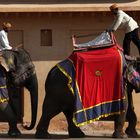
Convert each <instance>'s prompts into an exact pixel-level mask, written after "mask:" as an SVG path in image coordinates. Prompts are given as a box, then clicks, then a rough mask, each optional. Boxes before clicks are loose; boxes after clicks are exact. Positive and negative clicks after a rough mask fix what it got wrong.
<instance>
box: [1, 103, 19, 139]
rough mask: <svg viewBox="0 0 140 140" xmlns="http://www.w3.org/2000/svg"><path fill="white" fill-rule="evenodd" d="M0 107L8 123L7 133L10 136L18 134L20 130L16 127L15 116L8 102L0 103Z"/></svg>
mask: <svg viewBox="0 0 140 140" xmlns="http://www.w3.org/2000/svg"><path fill="white" fill-rule="evenodd" d="M0 109H1V111H2V112H3V113H4V115H5V117H6V119H7V121H8V123H9V131H8V135H9V136H12V137H16V136H20V135H21V132H20V131H19V129H18V128H17V118H16V116H15V114H14V112H13V110H12V108H11V106H10V105H9V103H8V102H4V103H1V104H0Z"/></svg>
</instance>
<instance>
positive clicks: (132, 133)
mask: <svg viewBox="0 0 140 140" xmlns="http://www.w3.org/2000/svg"><path fill="white" fill-rule="evenodd" d="M125 133H126V134H127V135H128V137H129V138H137V137H138V133H137V131H136V129H134V130H129V129H128V128H127V129H126V130H125Z"/></svg>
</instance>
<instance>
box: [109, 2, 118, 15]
mask: <svg viewBox="0 0 140 140" xmlns="http://www.w3.org/2000/svg"><path fill="white" fill-rule="evenodd" d="M109 8H110V11H111V12H112V13H113V14H116V13H117V12H118V10H119V7H118V5H117V4H113V5H111V6H110V7H109Z"/></svg>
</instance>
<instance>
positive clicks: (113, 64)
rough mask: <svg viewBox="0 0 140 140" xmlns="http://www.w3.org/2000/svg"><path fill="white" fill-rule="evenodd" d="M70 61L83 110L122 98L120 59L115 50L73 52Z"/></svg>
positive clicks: (112, 48)
mask: <svg viewBox="0 0 140 140" xmlns="http://www.w3.org/2000/svg"><path fill="white" fill-rule="evenodd" d="M70 59H71V61H73V63H74V66H75V69H76V81H77V84H78V88H79V93H80V98H81V101H82V103H83V107H84V108H89V107H92V106H95V105H98V104H100V103H103V102H104V103H105V102H110V101H114V100H118V99H121V98H122V89H121V88H120V87H121V86H122V59H121V55H120V53H119V51H116V48H114V47H111V48H107V49H102V50H93V51H87V52H74V53H72V55H71V56H70Z"/></svg>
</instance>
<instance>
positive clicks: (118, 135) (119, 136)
mask: <svg viewBox="0 0 140 140" xmlns="http://www.w3.org/2000/svg"><path fill="white" fill-rule="evenodd" d="M112 138H117V139H125V138H128V137H127V135H126V134H125V133H123V132H114V133H113V135H112Z"/></svg>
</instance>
